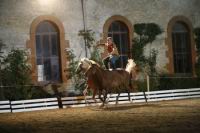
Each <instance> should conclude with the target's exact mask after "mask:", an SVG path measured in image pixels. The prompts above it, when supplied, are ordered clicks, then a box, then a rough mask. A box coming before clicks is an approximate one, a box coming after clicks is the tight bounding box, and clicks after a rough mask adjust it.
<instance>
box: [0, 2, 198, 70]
mask: <svg viewBox="0 0 200 133" xmlns="http://www.w3.org/2000/svg"><path fill="white" fill-rule="evenodd" d="M42 1H43V2H42ZM199 7H200V1H199V0H84V11H85V21H86V27H87V29H92V30H93V31H94V32H95V33H96V34H95V39H96V41H99V40H101V39H102V36H103V26H104V24H105V22H106V20H107V19H108V18H110V17H111V16H114V15H121V16H124V17H125V18H127V19H128V20H129V21H130V23H131V24H132V25H134V24H136V23H150V22H153V23H156V24H158V25H159V26H160V27H161V28H162V29H163V31H164V32H163V33H162V34H161V35H160V36H159V37H158V38H157V40H156V41H155V42H154V43H153V44H152V48H155V49H157V50H158V51H159V53H158V57H159V58H158V59H157V62H158V64H157V66H158V68H159V69H160V70H161V71H162V70H163V71H165V65H166V64H167V63H168V62H169V60H168V58H167V56H166V51H167V47H166V45H165V39H166V37H167V32H166V30H167V26H168V23H169V21H170V19H171V18H172V17H174V16H180V15H181V16H185V17H186V18H188V19H189V20H190V22H191V23H192V25H193V27H197V26H200V9H199ZM41 15H52V16H55V17H56V18H58V19H59V20H60V22H62V24H63V26H64V30H65V40H68V41H69V45H70V48H72V49H73V50H74V52H75V54H76V55H77V56H79V55H80V54H81V56H84V55H85V50H84V41H83V40H82V38H81V37H79V36H78V32H79V30H82V29H83V17H82V6H81V0H0V39H1V40H2V41H3V42H4V43H5V44H7V48H6V49H5V51H8V50H9V49H11V48H12V47H15V48H26V41H27V40H29V39H30V25H31V23H32V22H33V20H34V19H35V18H37V17H38V16H41ZM133 30H134V29H133ZM148 51H149V47H147V48H146V55H148Z"/></svg>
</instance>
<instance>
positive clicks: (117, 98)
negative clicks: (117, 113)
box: [116, 92, 120, 104]
mask: <svg viewBox="0 0 200 133" xmlns="http://www.w3.org/2000/svg"><path fill="white" fill-rule="evenodd" d="M119 96H120V93H119V92H118V96H117V97H116V104H118V100H119Z"/></svg>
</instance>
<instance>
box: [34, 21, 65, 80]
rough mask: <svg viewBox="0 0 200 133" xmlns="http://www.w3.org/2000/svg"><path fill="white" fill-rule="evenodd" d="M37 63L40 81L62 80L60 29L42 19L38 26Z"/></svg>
mask: <svg viewBox="0 0 200 133" xmlns="http://www.w3.org/2000/svg"><path fill="white" fill-rule="evenodd" d="M35 41H36V64H37V69H38V75H39V77H38V80H39V81H50V82H60V81H61V72H60V68H61V67H60V51H59V50H60V42H59V30H58V28H57V27H56V26H55V25H54V24H53V23H51V22H49V21H42V22H41V23H39V25H38V26H37V28H36V34H35Z"/></svg>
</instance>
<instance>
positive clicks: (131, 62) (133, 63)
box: [125, 59, 136, 74]
mask: <svg viewBox="0 0 200 133" xmlns="http://www.w3.org/2000/svg"><path fill="white" fill-rule="evenodd" d="M135 66H136V64H135V62H134V61H133V59H128V64H127V65H126V69H125V71H127V72H128V73H129V74H131V71H132V69H133V68H134V67H135Z"/></svg>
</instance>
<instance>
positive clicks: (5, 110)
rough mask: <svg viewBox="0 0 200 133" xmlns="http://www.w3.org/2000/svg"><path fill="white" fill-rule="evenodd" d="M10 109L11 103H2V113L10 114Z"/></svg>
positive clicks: (0, 110)
mask: <svg viewBox="0 0 200 133" xmlns="http://www.w3.org/2000/svg"><path fill="white" fill-rule="evenodd" d="M9 112H11V109H10V101H0V113H9Z"/></svg>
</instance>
